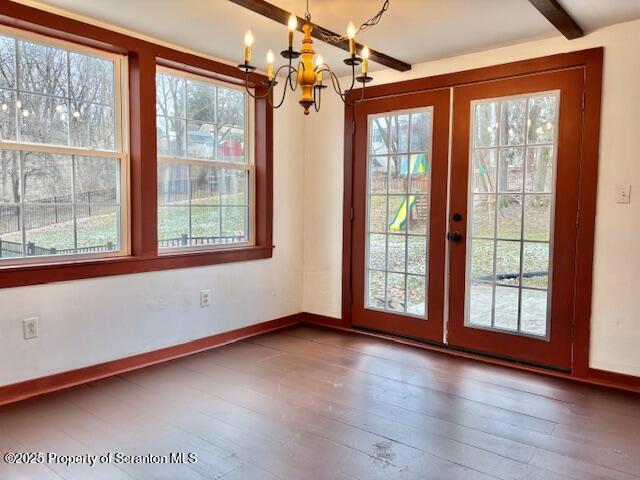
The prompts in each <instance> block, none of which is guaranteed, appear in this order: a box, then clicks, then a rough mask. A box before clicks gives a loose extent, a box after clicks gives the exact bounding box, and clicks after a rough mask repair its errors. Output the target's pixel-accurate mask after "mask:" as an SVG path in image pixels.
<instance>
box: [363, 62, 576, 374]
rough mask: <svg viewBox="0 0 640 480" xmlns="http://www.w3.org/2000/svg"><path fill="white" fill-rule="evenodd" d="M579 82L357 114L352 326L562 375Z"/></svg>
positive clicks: (456, 93)
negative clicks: (552, 371)
mask: <svg viewBox="0 0 640 480" xmlns="http://www.w3.org/2000/svg"><path fill="white" fill-rule="evenodd" d="M583 75H584V72H583V70H582V69H581V68H576V69H567V70H562V71H556V72H550V73H541V74H536V75H529V76H522V77H517V78H508V79H502V80H495V81H487V82H482V83H475V84H469V85H463V86H458V87H453V88H450V89H446V90H438V91H432V92H423V93H416V94H411V95H406V96H398V97H390V98H385V99H378V100H371V101H367V102H364V104H363V105H361V106H358V107H357V109H356V116H355V121H356V129H355V132H356V133H355V135H356V136H355V139H354V159H355V163H354V170H353V175H354V203H353V205H354V216H353V230H352V231H353V248H352V251H353V253H352V262H353V263H352V287H353V300H352V305H351V312H352V325H354V326H357V327H365V328H370V329H374V330H380V331H384V332H389V333H394V334H398V335H402V336H409V337H414V338H419V339H424V340H429V341H433V342H438V343H443V344H448V345H450V346H452V347H456V348H462V349H465V350H470V351H474V352H478V353H483V354H489V355H492V356H497V357H502V358H508V359H514V360H517V361H524V362H528V363H532V364H536V365H541V366H547V367H552V368H557V369H562V370H569V369H570V368H571V357H572V328H573V305H574V293H575V292H574V280H575V254H576V235H577V208H578V181H579V165H580V156H581V145H582V92H583ZM450 95H452V96H453V101H452V102H450V99H451V97H450ZM450 112H451V115H452V116H451V122H450V118H449V117H450ZM450 135H451V151H450V152H449V138H450ZM449 159H450V164H449ZM447 192H449V193H448V194H447ZM447 195H448V196H447ZM447 260H448V275H446V273H445V272H446V270H445V266H446V265H447ZM445 275H446V278H445ZM445 282H446V284H447V286H448V295H445ZM445 296H446V298H445ZM445 305H447V307H448V315H447V318H446V319H445V315H444V312H445Z"/></svg>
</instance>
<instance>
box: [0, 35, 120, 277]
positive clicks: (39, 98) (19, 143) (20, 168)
mask: <svg viewBox="0 0 640 480" xmlns="http://www.w3.org/2000/svg"><path fill="white" fill-rule="evenodd" d="M123 68H124V62H123V59H122V57H121V56H118V55H113V54H107V53H103V52H99V51H97V50H93V49H89V48H85V47H80V46H76V45H72V44H69V43H66V42H60V41H57V40H53V39H48V38H46V37H41V36H38V35H35V34H29V35H26V34H24V33H22V32H18V31H16V30H13V29H2V30H0V265H1V264H3V263H7V262H22V263H24V262H27V263H29V262H33V261H34V257H38V258H37V261H38V262H41V261H43V260H46V257H59V256H61V255H81V256H82V257H86V256H96V255H97V256H105V255H118V254H123V253H127V251H128V237H127V220H126V219H127V208H126V201H125V200H126V198H127V195H126V191H127V188H126V187H127V184H126V182H125V181H124V179H126V178H127V172H128V163H127V162H128V158H127V154H126V147H125V141H124V137H123V132H124V130H125V129H124V128H123V117H122V108H121V105H122V103H123V102H122V98H121V96H122V94H123V93H122V81H121V72H122V69H123ZM42 257H45V258H42Z"/></svg>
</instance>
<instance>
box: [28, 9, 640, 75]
mask: <svg viewBox="0 0 640 480" xmlns="http://www.w3.org/2000/svg"><path fill="white" fill-rule="evenodd" d="M19 1H21V3H26V4H30V5H34V6H38V4H40V5H43V6H46V7H53V8H58V9H62V10H65V11H67V12H70V13H72V14H76V15H81V16H83V17H87V18H90V19H94V20H96V21H98V22H102V23H107V24H110V25H113V26H116V27H119V28H122V29H126V30H129V31H131V32H138V33H140V34H143V35H145V36H149V37H153V38H155V39H159V40H162V41H164V42H168V43H172V44H175V45H178V46H181V47H184V48H187V49H190V50H194V51H197V52H202V53H205V54H207V55H211V56H213V57H217V58H220V59H224V60H226V61H228V62H229V63H236V62H239V61H241V60H242V57H243V44H242V42H243V37H244V32H245V31H246V30H248V29H251V30H252V32H253V34H254V36H255V39H256V40H255V44H254V62H253V63H255V64H256V65H257V66H258V67H259V68H263V69H264V68H265V64H266V62H265V60H264V58H265V56H266V52H267V50H268V49H269V48H272V49H273V50H274V51H275V52H278V51H280V50H282V49H283V47H284V46H285V42H286V37H287V34H286V27H285V26H283V25H279V24H277V23H275V22H273V21H271V20H269V19H267V18H265V17H262V16H260V15H258V14H255V13H253V12H250V11H248V10H245V9H244V8H242V7H239V6H237V5H235V4H233V3H231V2H229V1H228V0H44V1H40V2H33V1H31V0H19ZM271 2H272V3H274V4H276V5H278V6H279V7H282V8H284V9H286V10H288V11H292V12H294V13H296V14H297V15H299V16H303V15H304V9H305V0H271ZM560 3H561V4H562V5H563V6H564V7H565V8H566V9H567V10H568V11H569V12H570V14H571V15H572V16H573V18H574V19H575V20H576V21H577V22H578V24H580V26H582V28H583V29H584V30H585V31H586V32H587V33H588V32H590V31H593V30H595V29H598V28H601V27H604V26H607V25H611V24H614V23H619V22H622V21H627V20H632V19H636V18H640V0H560ZM381 5H382V0H310V10H311V13H312V16H313V21H314V22H316V23H318V24H319V25H322V26H323V27H325V28H328V29H330V30H333V31H336V32H342V31H344V30H345V28H346V24H347V22H348V21H349V20H352V21H353V22H354V23H355V24H356V25H357V24H360V23H362V22H363V21H365V20H366V19H368V18H370V17H371V16H373V15H374V14H375V13H376V12H377V10H378V9H379V8H380V6H381ZM46 7H45V8H46ZM298 35H300V34H298ZM554 35H558V32H557V30H556V29H555V28H554V27H553V26H552V25H551V24H550V23H548V22H547V20H546V19H545V18H544V17H543V16H542V15H541V14H540V13H538V12H537V10H535V9H534V8H533V7H532V6H531V5H530V3H529V1H528V0H391V7H390V9H389V11H388V12H387V13H386V14H385V16H384V17H383V19H382V21H381V22H380V23H379V24H378V25H377V26H376V27H374V28H373V29H371V30H369V31H366V32H363V33H362V34H361V35H360V36H359V38H358V40H359V41H360V42H361V43H365V44H367V45H368V46H369V47H371V48H373V49H376V50H379V51H381V52H383V53H386V54H387V55H391V56H392V57H396V58H398V59H399V60H403V61H406V62H408V63H412V64H415V63H420V62H424V61H428V60H434V59H438V58H444V57H449V56H453V55H459V54H463V53H470V52H474V51H479V50H485V49H488V48H493V47H498V46H503V45H509V44H515V43H520V42H523V41H527V40H533V39H539V38H545V37H551V36H554ZM315 47H316V50H317V51H319V52H320V53H322V55H323V57H324V58H325V61H327V62H329V63H331V64H332V65H334V66H341V70H339V71H338V73H339V74H344V73H346V70H345V66H344V65H343V64H342V61H341V60H342V59H343V58H344V57H345V52H343V51H342V50H339V49H337V48H335V47H331V46H329V45H327V44H324V43H322V42H320V41H317V40H316V41H315ZM372 67H373V68H372V69H373V70H375V69H379V68H383V67H381V66H378V65H372Z"/></svg>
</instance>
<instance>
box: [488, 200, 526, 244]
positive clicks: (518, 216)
mask: <svg viewBox="0 0 640 480" xmlns="http://www.w3.org/2000/svg"><path fill="white" fill-rule="evenodd" d="M494 198H495V197H494ZM521 230H522V195H498V238H503V239H514V240H517V239H519V238H520V236H521V234H520V232H521Z"/></svg>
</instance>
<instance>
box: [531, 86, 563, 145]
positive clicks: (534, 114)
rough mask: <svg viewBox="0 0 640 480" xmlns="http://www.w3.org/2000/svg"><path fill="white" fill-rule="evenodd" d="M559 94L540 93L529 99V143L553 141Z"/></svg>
mask: <svg viewBox="0 0 640 480" xmlns="http://www.w3.org/2000/svg"><path fill="white" fill-rule="evenodd" d="M556 102H557V95H555V94H550V95H540V96H536V97H531V98H530V99H529V118H528V119H527V126H528V131H529V135H528V137H529V138H528V140H529V143H553V141H554V137H555V127H556Z"/></svg>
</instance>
